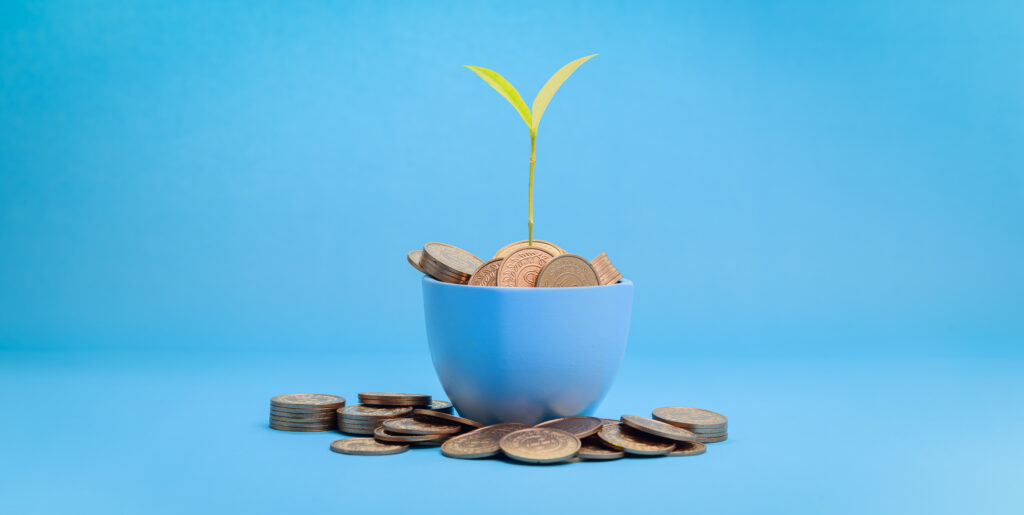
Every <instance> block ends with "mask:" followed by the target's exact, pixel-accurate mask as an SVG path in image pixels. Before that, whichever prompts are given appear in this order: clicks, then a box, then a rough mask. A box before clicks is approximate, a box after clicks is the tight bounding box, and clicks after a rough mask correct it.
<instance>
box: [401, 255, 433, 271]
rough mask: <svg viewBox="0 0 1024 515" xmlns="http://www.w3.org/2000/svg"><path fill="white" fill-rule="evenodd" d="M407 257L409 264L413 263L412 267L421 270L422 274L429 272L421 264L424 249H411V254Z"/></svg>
mask: <svg viewBox="0 0 1024 515" xmlns="http://www.w3.org/2000/svg"><path fill="white" fill-rule="evenodd" d="M405 259H407V260H409V264H410V265H412V267H413V268H415V269H416V270H419V271H420V273H421V274H426V273H427V271H426V270H424V269H423V267H421V266H420V260H421V259H423V251H422V250H410V251H409V254H408V255H406V256H405ZM427 275H430V274H427Z"/></svg>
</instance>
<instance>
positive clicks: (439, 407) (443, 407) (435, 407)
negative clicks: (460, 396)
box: [428, 399, 453, 413]
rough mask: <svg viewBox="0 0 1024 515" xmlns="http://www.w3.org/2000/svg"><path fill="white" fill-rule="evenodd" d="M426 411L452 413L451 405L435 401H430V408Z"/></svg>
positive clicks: (446, 402)
mask: <svg viewBox="0 0 1024 515" xmlns="http://www.w3.org/2000/svg"><path fill="white" fill-rule="evenodd" d="M428 409H430V410H431V411H442V412H444V413H451V412H452V411H453V409H452V403H450V402H448V401H441V400H437V399H434V400H432V401H430V408H428Z"/></svg>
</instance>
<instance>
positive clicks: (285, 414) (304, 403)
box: [270, 393, 345, 432]
mask: <svg viewBox="0 0 1024 515" xmlns="http://www.w3.org/2000/svg"><path fill="white" fill-rule="evenodd" d="M344 405H345V399H344V398H342V397H338V396H336V395H325V394H320V393H293V394H288V395H278V396H277V397H273V398H271V399H270V427H271V428H273V429H278V430H281V431H303V432H306V431H328V430H331V429H335V428H336V427H337V423H336V420H337V419H336V417H335V413H337V410H338V408H341V407H343V406H344Z"/></svg>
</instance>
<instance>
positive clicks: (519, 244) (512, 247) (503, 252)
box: [494, 240, 565, 258]
mask: <svg viewBox="0 0 1024 515" xmlns="http://www.w3.org/2000/svg"><path fill="white" fill-rule="evenodd" d="M533 247H535V248H541V249H544V250H546V251H548V252H550V253H551V255H552V256H557V255H559V254H565V250H564V249H562V247H559V246H558V245H555V244H554V243H551V242H550V241H544V240H533ZM527 248H531V246H530V243H529V241H527V240H520V241H516V242H512V243H509V244H508V245H505V246H504V247H502V248H501V249H499V250H498V251H497V252H495V253H494V257H496V258H506V257H508V256H509V255H510V254H512V253H513V252H515V251H517V250H520V249H527Z"/></svg>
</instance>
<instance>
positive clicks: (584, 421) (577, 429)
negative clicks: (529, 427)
mask: <svg viewBox="0 0 1024 515" xmlns="http://www.w3.org/2000/svg"><path fill="white" fill-rule="evenodd" d="M602 425H603V424H602V423H601V419H599V418H594V417H564V418H556V419H554V420H548V421H547V422H542V423H540V424H537V425H536V426H534V427H548V428H551V429H561V430H562V431H565V432H566V433H571V434H573V435H576V438H586V437H588V436H590V435H592V434H595V433H597V431H598V430H600V429H601V426H602Z"/></svg>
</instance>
